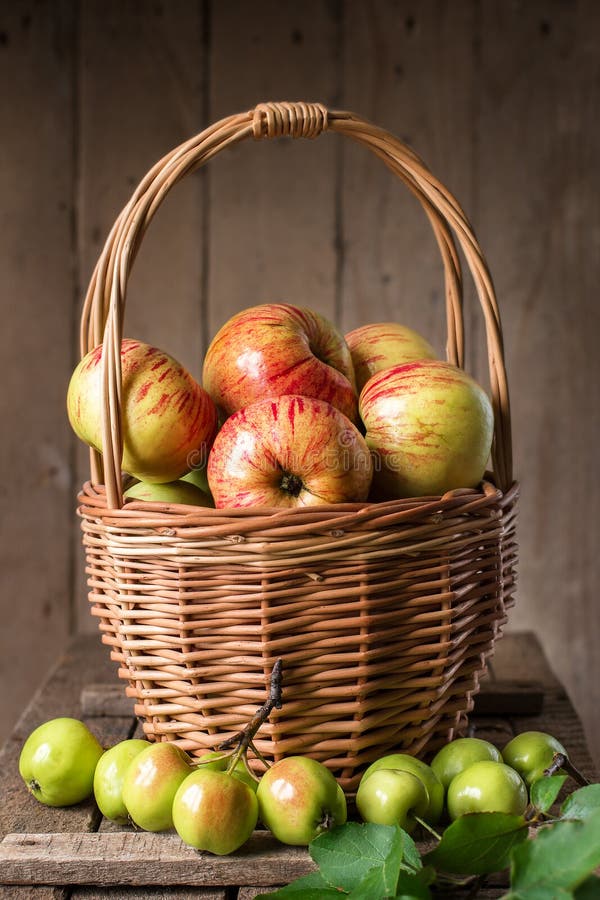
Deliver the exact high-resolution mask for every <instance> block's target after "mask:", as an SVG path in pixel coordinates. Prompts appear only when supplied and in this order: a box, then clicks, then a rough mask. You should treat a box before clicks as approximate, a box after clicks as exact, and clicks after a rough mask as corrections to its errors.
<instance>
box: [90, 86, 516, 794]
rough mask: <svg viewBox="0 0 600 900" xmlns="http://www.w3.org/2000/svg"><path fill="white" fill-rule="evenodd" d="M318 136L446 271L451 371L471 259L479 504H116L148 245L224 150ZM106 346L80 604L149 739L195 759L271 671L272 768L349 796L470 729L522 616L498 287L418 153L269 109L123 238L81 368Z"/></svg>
mask: <svg viewBox="0 0 600 900" xmlns="http://www.w3.org/2000/svg"><path fill="white" fill-rule="evenodd" d="M326 131H332V132H338V133H340V134H342V135H345V136H347V137H350V138H352V139H354V140H356V141H358V142H359V143H361V144H363V145H365V146H367V147H368V148H369V149H370V150H372V151H373V152H374V153H375V154H376V155H377V156H378V157H379V158H380V159H381V160H383V162H384V163H385V164H386V165H387V166H388V167H389V168H390V169H391V170H392V172H393V173H394V174H395V175H396V176H398V177H399V178H400V179H401V180H402V181H403V182H404V184H405V185H406V186H407V187H408V188H409V189H410V190H411V191H412V193H413V194H414V195H415V196H416V197H417V198H418V199H419V200H420V202H421V204H422V206H423V208H424V210H425V213H426V214H427V216H428V218H429V221H430V223H431V225H432V228H433V231H434V234H435V237H436V239H437V243H438V246H439V249H440V253H441V256H442V261H443V264H444V272H445V282H446V310H447V324H448V342H447V357H448V360H449V361H450V362H452V363H454V364H456V365H459V366H462V365H463V355H464V350H463V330H462V278H461V269H460V264H459V257H458V254H457V250H456V245H455V239H456V240H457V241H458V244H459V245H460V247H461V248H462V252H463V254H464V258H465V259H466V262H467V264H468V266H469V269H470V272H471V275H472V278H473V281H474V284H475V287H476V290H477V295H478V297H479V301H480V304H481V308H482V310H483V313H484V318H485V327H486V335H487V348H488V358H489V370H490V387H491V395H492V401H493V406H494V413H495V434H494V442H493V450H492V471H491V472H489V473H487V475H486V481H484V482H483V483H482V485H481V486H480V487H479V488H478V489H475V490H473V489H464V490H456V491H451V492H449V493H447V494H445V495H444V496H443V497H421V498H413V499H408V500H394V501H389V502H385V503H371V504H369V503H361V504H343V505H337V506H324V507H312V508H310V509H291V510H285V511H281V510H271V509H264V508H261V509H254V510H247V509H241V510H237V509H227V510H223V509H220V510H214V509H204V508H199V507H192V506H182V505H168V504H162V503H149V502H141V501H127V502H126V503H125V504H123V496H122V477H121V471H120V464H121V457H122V437H121V430H120V391H121V360H120V352H119V348H120V345H121V339H122V336H123V331H122V329H123V315H124V304H125V295H126V288H127V282H128V278H129V274H130V270H131V266H132V264H133V261H134V259H135V256H136V253H137V250H138V249H139V246H140V243H141V241H142V238H143V236H144V234H145V231H146V228H147V227H148V225H149V224H150V222H151V220H152V218H153V216H154V214H155V213H156V211H157V210H158V208H159V206H160V204H161V202H162V200H163V199H164V197H165V195H166V194H167V193H168V191H169V190H170V188H171V187H172V186H173V185H174V184H175V183H176V182H178V181H179V180H180V179H181V178H183V177H184V176H185V175H187V174H188V173H189V172H192V171H194V170H195V169H197V168H198V167H199V166H201V165H202V164H203V163H204V162H206V161H207V160H209V159H211V158H212V157H213V156H214V155H215V154H216V153H218V152H220V151H221V150H222V149H223V148H225V147H228V146H231V145H233V144H236V143H238V142H240V141H243V140H247V139H249V138H254V139H257V140H261V139H265V138H267V139H268V138H275V137H281V136H290V137H292V138H299V137H316V136H317V135H319V134H321V133H322V132H326ZM100 343H103V421H102V432H103V444H102V446H103V452H102V454H99V453H96V452H95V451H93V452H92V455H91V480H90V481H89V482H88V483H86V485H85V486H84V488H83V490H82V492H81V494H80V496H79V514H80V516H81V518H82V528H83V543H84V547H85V551H86V560H87V566H86V571H87V574H88V584H89V598H90V601H91V604H92V613H93V614H94V615H95V616H97V617H98V619H99V627H100V630H101V632H102V639H103V641H104V642H105V643H106V644H109V645H110V647H111V655H112V657H113V659H114V660H115V661H116V662H117V663H118V665H119V675H120V677H121V678H123V679H125V681H126V682H127V688H126V691H127V694H128V696H130V697H132V698H134V701H135V713H136V714H137V715H138V716H139V717H140V718H141V719H142V721H143V726H144V730H145V732H146V735H147V736H148V738H149V739H150V740H173V741H176V742H177V743H178V744H179V745H180V746H181V747H183V748H184V749H186V750H188V751H190V752H191V753H193V754H196V755H197V754H201V753H202V752H203V751H204V750H207V749H212V748H214V747H215V746H216V745H218V744H219V743H220V742H221V741H222V740H224V739H225V738H227V737H229V736H230V735H231V734H232V733H234V732H235V731H237V730H238V729H239V728H240V727H242V726H243V725H244V724H245V723H246V722H247V721H248V719H249V717H250V716H251V715H252V713H253V712H254V711H255V709H256V707H257V706H258V705H260V704H261V703H262V702H263V701H264V699H265V697H266V691H267V687H268V679H269V675H270V672H271V669H272V666H273V663H274V661H275V659H276V658H277V657H279V656H281V657H282V659H283V671H284V681H283V683H284V705H283V709H282V710H281V711H275V712H273V714H272V715H271V719H270V721H269V722H268V723H267V724H266V725H264V726H263V728H262V729H261V731H260V732H259V734H258V736H257V739H256V745H257V747H258V749H259V750H260V752H261V753H262V754H264V756H265V757H266V759H267V760H274V759H278V758H280V757H281V756H283V755H289V754H292V753H305V754H309V755H311V756H314V757H315V758H317V759H320V760H322V761H323V762H325V763H326V764H327V765H328V766H329V767H330V768H331V769H332V770H333V771H334V773H335V775H336V776H337V777H338V778H339V779H340V782H341V784H342V786H343V787H344V788H345V789H346V790H350V791H351V790H354V789H355V787H356V784H357V782H358V779H359V777H360V772H361V770H362V769H363V768H364V766H365V765H366V764H368V763H369V762H371V761H372V760H373V759H375V758H376V757H377V756H380V755H382V754H383V753H385V752H388V751H390V750H392V749H397V750H404V751H407V752H410V753H419V752H422V751H424V750H425V749H427V750H428V751H430V750H433V749H435V747H436V746H439V744H441V743H443V742H444V741H446V740H448V739H450V738H451V737H452V736H453V734H455V733H456V731H457V729H461V728H462V727H463V726H464V724H465V720H466V715H467V713H468V712H469V710H470V709H471V707H472V696H473V694H474V693H475V692H476V690H477V688H478V683H479V678H480V676H481V674H482V672H484V671H485V666H486V659H487V658H488V657H489V655H490V654H491V653H492V651H493V645H494V641H495V639H496V638H497V637H498V635H499V633H500V631H501V628H502V626H503V624H504V623H505V621H506V612H507V609H508V607H509V606H510V605H511V604H512V602H513V593H514V585H515V565H516V558H517V547H516V542H515V518H516V502H517V496H518V487H517V485H516V484H515V483H514V482H513V481H512V475H511V436H510V411H509V400H508V390H507V383H506V373H505V367H504V355H503V346H502V331H501V324H500V317H499V312H498V307H497V304H496V299H495V295H494V289H493V286H492V282H491V279H490V276H489V273H488V270H487V267H486V264H485V261H484V259H483V256H482V253H481V250H480V248H479V245H478V243H477V241H476V239H475V236H474V234H473V231H472V229H471V227H470V225H469V223H468V221H467V220H466V218H465V215H464V213H463V212H462V210H461V209H460V207H459V205H458V204H457V202H456V200H455V199H454V198H453V197H452V196H451V195H450V194H449V193H448V191H447V190H446V189H445V188H444V187H443V186H442V185H441V184H440V183H439V182H438V181H437V180H436V179H435V178H434V177H433V176H432V175H431V173H430V172H429V171H428V170H427V169H426V167H425V166H424V164H423V163H422V162H421V160H420V159H419V158H418V157H417V156H416V155H415V154H414V153H413V151H412V150H410V149H409V148H408V147H406V146H405V145H403V144H402V143H401V142H400V141H398V140H397V139H396V138H395V137H393V136H392V135H390V134H389V133H388V132H386V131H384V130H382V129H380V128H377V127H376V126H374V125H372V124H370V123H368V122H366V121H364V120H363V119H361V118H359V117H358V116H356V115H354V114H353V113H348V112H338V111H329V110H327V109H325V107H323V106H321V105H320V104H309V103H265V104H260V105H259V106H257V107H256V108H255V109H254V110H251V111H249V112H246V113H241V114H239V115H234V116H231V117H229V118H226V119H223V120H221V121H219V122H217V123H216V124H214V125H212V126H211V127H210V128H208V129H206V130H205V131H204V132H202V133H201V134H200V135H198V136H197V137H195V138H193V139H192V140H190V141H188V142H187V143H185V144H183V145H181V146H180V147H177V148H175V149H174V150H173V151H172V152H171V153H169V154H167V155H166V156H165V157H164V158H163V159H162V160H160V161H159V162H158V163H157V164H156V165H155V166H154V168H153V169H152V170H151V171H150V172H148V174H147V175H146V177H145V178H144V179H143V181H142V182H141V183H140V185H139V186H138V188H137V190H136V191H135V193H134V194H133V196H132V197H131V200H130V201H129V203H128V204H127V206H126V207H125V208H124V209H123V211H122V213H121V214H120V216H119V217H118V219H117V220H116V222H115V224H114V226H113V228H112V230H111V232H110V235H109V237H108V240H107V242H106V244H105V247H104V250H103V252H102V254H101V256H100V259H99V260H98V263H97V266H96V269H95V272H94V274H93V276H92V279H91V283H90V287H89V290H88V294H87V297H86V302H85V305H84V310H83V316H82V327H81V351H82V354H85V353H87V352H88V351H89V350H91V349H92V348H93V347H95V346H97V345H98V344H100ZM159 343H160V342H159ZM258 768H260V765H259V766H258Z"/></svg>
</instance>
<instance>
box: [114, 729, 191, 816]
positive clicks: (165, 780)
mask: <svg viewBox="0 0 600 900" xmlns="http://www.w3.org/2000/svg"><path fill="white" fill-rule="evenodd" d="M191 762H192V761H191V759H190V757H189V756H188V755H187V753H185V752H184V751H183V750H182V749H181V748H180V747H178V746H177V745H176V744H173V743H171V742H170V741H161V742H160V743H157V744H150V746H149V747H147V748H146V749H145V750H142V751H141V753H138V755H137V756H136V757H135V758H134V759H133V760H132V761H131V763H130V764H129V766H128V767H127V771H126V772H125V776H124V778H123V802H124V803H125V808H126V809H127V812H128V813H129V816H130V817H131V819H132V820H133V821H134V822H135V824H136V825H138V826H139V827H140V828H143V829H144V830H145V831H168V829H169V828H172V827H173V817H172V814H171V809H172V806H173V798H174V797H175V794H176V793H177V789H178V788H179V785H180V784H181V782H182V781H183V779H184V778H186V777H187V776H188V775H189V774H190V773H191V772H192V771H193V769H192V765H191Z"/></svg>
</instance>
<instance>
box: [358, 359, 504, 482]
mask: <svg viewBox="0 0 600 900" xmlns="http://www.w3.org/2000/svg"><path fill="white" fill-rule="evenodd" d="M360 413H361V417H362V420H363V422H364V424H365V428H366V435H365V439H366V442H367V444H368V446H369V449H370V450H371V452H372V453H373V456H374V460H373V463H374V473H373V488H374V494H375V496H376V497H378V498H383V499H388V498H389V499H392V498H396V497H423V496H431V495H440V494H443V493H445V492H446V491H449V490H453V489H455V488H470V487H475V486H476V485H477V484H478V483H479V482H480V481H481V479H482V477H483V474H484V471H485V467H486V464H487V461H488V457H489V453H490V449H491V444H492V436H493V429H494V415H493V410H492V405H491V403H490V401H489V398H488V396H487V394H486V393H485V391H484V390H483V388H482V387H481V386H480V385H479V384H477V382H476V381H474V380H473V378H471V377H470V376H469V375H467V374H466V372H464V371H463V370H462V369H459V368H457V367H456V366H453V365H451V364H450V363H447V362H441V361H439V360H431V359H424V360H419V361H416V362H412V363H405V364H404V365H401V366H394V367H392V368H391V369H385V370H384V371H381V372H378V373H377V374H376V375H374V376H373V377H372V378H371V379H369V381H368V382H367V384H366V385H365V386H364V388H363V390H362V393H361V395H360Z"/></svg>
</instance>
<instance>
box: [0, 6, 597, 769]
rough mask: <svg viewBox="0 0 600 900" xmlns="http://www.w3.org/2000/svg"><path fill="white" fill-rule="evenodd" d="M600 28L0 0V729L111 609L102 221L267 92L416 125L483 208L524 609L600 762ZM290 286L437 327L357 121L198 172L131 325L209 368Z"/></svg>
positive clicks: (147, 248) (430, 331) (415, 234)
mask: <svg viewBox="0 0 600 900" xmlns="http://www.w3.org/2000/svg"><path fill="white" fill-rule="evenodd" d="M599 42H600V6H599V5H598V4H597V3H596V2H595V0H571V2H559V0H544V2H542V0H528V2H526V0H521V2H519V0H514V2H502V0H452V2H451V0H446V2H444V0H419V2H416V0H414V2H407V0H371V2H368V3H367V2H360V0H346V2H343V0H330V2H318V0H306V2H303V3H302V4H299V3H293V2H291V0H279V2H275V0H255V2H253V3H244V2H234V0H220V2H217V0H194V2H192V0H170V2H168V3H166V2H164V3H161V2H157V0H152V2H151V0H103V2H100V0H85V2H79V3H78V2H76V0H27V2H26V0H12V2H9V0H0V133H1V136H0V264H1V273H2V277H1V278H0V300H1V304H2V328H1V329H0V352H1V353H2V374H3V379H2V384H1V387H0V421H1V422H2V436H3V440H2V441H1V442H0V470H1V471H2V473H3V478H2V482H1V484H0V503H1V506H0V532H1V534H0V537H1V541H0V554H1V561H0V616H1V619H0V620H1V622H2V628H1V629H0V678H1V683H2V687H3V689H2V692H1V694H0V697H1V700H0V703H1V704H2V706H1V709H2V715H1V716H0V737H1V736H4V735H6V734H7V733H8V730H9V729H10V727H11V725H12V723H13V721H14V720H15V718H16V716H17V714H18V713H19V711H20V710H21V709H22V707H23V706H24V704H25V702H26V700H27V698H28V697H29V696H30V694H31V692H32V690H33V688H34V687H35V685H36V684H37V682H38V681H39V679H40V678H41V676H42V675H43V673H44V672H45V670H46V669H47V668H48V666H49V665H50V663H51V662H52V660H53V659H54V657H55V656H56V654H57V653H58V651H59V650H60V649H61V648H62V647H63V646H64V644H65V642H66V641H67V639H68V636H69V634H71V633H73V632H74V631H78V630H83V631H89V630H91V629H94V628H95V623H94V622H93V621H92V619H91V617H90V616H89V613H88V611H87V601H86V599H85V586H84V577H83V558H82V553H81V550H80V539H79V530H78V523H77V520H76V518H75V514H74V508H75V494H76V490H77V487H78V485H79V484H80V482H81V481H82V480H83V479H84V478H85V476H86V466H87V453H86V451H85V450H84V449H83V448H82V447H81V446H80V445H79V444H78V442H77V441H76V440H75V438H74V437H73V436H72V435H71V434H70V431H69V427H68V424H67V421H66V415H65V408H64V398H65V392H66V387H67V383H68V378H69V375H70V372H71V370H72V367H73V366H74V364H75V362H76V360H77V329H78V320H79V313H80V308H81V302H82V296H83V292H84V290H85V286H86V283H87V280H88V279H89V277H90V274H91V270H92V267H93V264H94V262H95V259H96V257H97V255H98V253H99V251H100V248H101V245H102V242H103V240H104V237H105V236H106V234H107V232H108V229H109V227H110V225H111V224H112V222H113V220H114V218H115V216H116V215H117V213H118V212H119V210H120V209H121V207H122V206H123V204H124V203H125V202H126V201H127V199H128V197H129V196H130V194H131V192H132V190H133V188H134V186H135V185H136V184H137V182H138V180H139V179H140V178H141V177H142V175H143V174H144V173H145V172H146V170H147V169H148V168H149V166H150V165H151V164H152V163H153V162H154V161H155V160H156V159H157V158H159V157H160V156H161V155H162V154H163V153H164V152H166V151H167V150H169V149H170V148H171V147H172V146H174V145H176V144H178V143H179V142H181V141H183V140H184V139H185V138H187V137H189V136H190V135H192V134H193V133H196V132H198V131H200V130H202V128H204V127H205V126H206V125H208V124H209V123H211V122H212V121H214V120H216V119H218V118H220V117H221V116H223V115H226V114H228V113H231V112H236V111H239V110H241V109H245V108H250V107H251V106H253V105H254V104H255V103H256V102H258V101H260V100H264V99H318V100H321V101H323V102H325V103H326V104H328V105H330V106H332V107H338V108H340V107H341V108H348V109H354V110H355V111H356V112H359V113H361V114H362V115H363V116H365V117H367V118H369V119H371V120H373V121H376V122H377V123H378V124H380V125H382V126H384V127H386V128H388V129H389V130H390V131H392V132H394V133H396V134H398V135H399V136H401V137H402V138H404V139H405V140H406V141H408V142H409V143H410V144H411V145H413V146H414V147H415V149H417V151H418V152H419V153H420V154H421V155H422V156H423V157H424V158H425V159H426V161H427V162H428V164H429V165H430V167H431V168H432V169H433V171H434V172H435V173H436V174H437V175H438V176H439V177H440V178H441V180H442V181H443V182H445V183H446V184H447V186H448V187H449V188H450V189H451V190H452V191H453V192H454V193H455V194H456V195H457V197H458V198H459V200H460V202H461V203H462V205H463V206H464V207H465V209H466V210H467V212H468V214H469V216H470V218H471V220H472V221H473V223H474V225H475V227H476V230H477V233H478V235H479V238H480V240H481V243H482V246H483V248H484V250H485V252H486V255H487V258H488V262H489V264H490V267H491V269H492V272H493V275H494V277H495V281H496V286H497V289H498V295H499V299H500V304H501V309H502V314H503V321H504V327H505V333H506V347H507V361H508V370H509V377H510V383H511V389H512V404H513V416H514V437H515V440H514V443H515V458H516V473H517V476H518V478H519V480H520V481H521V483H522V501H521V506H520V532H519V541H520V548H521V551H520V552H521V564H520V578H519V592H518V603H517V606H516V607H515V609H514V611H513V613H512V616H511V626H512V627H518V628H530V629H532V630H534V631H535V632H537V633H538V634H539V636H540V638H541V640H542V642H543V644H544V646H545V648H546V651H547V653H548V655H549V656H550V659H551V662H552V664H553V666H554V668H555V670H556V672H557V673H558V675H559V676H560V677H561V679H562V680H563V681H564V683H565V684H566V686H567V688H568V690H569V692H570V694H571V696H572V698H573V700H574V702H575V704H576V706H577V708H578V710H579V712H580V713H581V715H582V717H583V720H584V723H585V726H586V729H587V732H588V735H589V738H590V741H591V744H592V748H593V750H594V749H595V756H596V761H597V762H600V719H599V718H598V715H597V709H598V707H599V705H600V641H599V639H598V638H599V634H600V604H598V601H597V597H596V593H597V583H598V581H599V576H600V564H599V554H598V552H597V535H598V528H597V524H596V510H597V508H598V506H599V503H598V501H599V488H598V481H597V479H596V477H595V475H596V471H595V469H596V457H597V446H598V441H599V440H600V397H599V388H600V367H599V364H598V354H597V350H596V344H597V338H598V334H599V324H600V322H599V317H600V312H599V309H600V305H599V304H598V302H597V282H598V274H599V273H598V260H599V259H600V199H599V198H600V179H599V176H598V166H597V160H598V158H599V157H600V123H599V117H598V107H599V103H600V54H599V53H598V50H597V48H598V46H599ZM280 298H283V299H288V300H289V301H291V302H296V303H306V304H308V305H311V306H314V307H315V308H317V309H318V310H320V311H321V312H323V313H325V314H327V315H329V316H330V317H332V318H333V319H335V320H336V322H338V324H339V325H340V326H341V327H342V328H343V329H345V330H346V329H348V328H351V327H354V326H356V325H358V324H360V323H361V322H364V321H368V320H370V321H377V320H384V319H389V318H394V319H397V320H400V321H405V322H407V323H408V324H411V325H412V326H413V327H416V328H418V329H421V330H422V331H424V332H425V333H426V334H427V335H428V337H429V338H430V340H431V341H432V342H433V344H434V345H435V346H436V347H437V349H438V350H439V351H440V353H441V352H442V351H443V348H444V343H445V337H444V314H443V309H442V301H443V290H442V284H441V268H440V263H439V260H438V257H437V253H436V247H435V243H434V241H433V239H432V237H431V236H430V234H429V233H428V226H427V223H426V221H425V219H424V217H423V216H422V214H421V213H420V211H419V210H418V209H417V208H416V207H415V203H414V202H413V201H412V199H411V198H410V197H408V196H407V195H406V194H405V193H403V190H402V188H401V187H400V186H399V185H398V186H397V185H396V184H394V183H392V181H391V176H390V174H389V172H388V171H387V170H386V169H385V168H384V167H382V166H381V164H379V163H378V162H377V161H376V160H375V159H374V158H371V157H370V156H369V155H368V154H366V153H365V152H364V151H363V150H361V149H360V148H358V147H354V146H351V145H348V144H344V142H343V141H342V140H341V139H339V138H333V137H328V136H324V137H323V138H322V139H320V140H318V141H315V142H293V143H292V142H279V143H276V144H275V143H274V144H265V143H261V144H252V143H249V144H245V145H244V146H242V147H238V148H236V149H234V150H232V151H230V152H228V153H226V154H224V155H222V156H221V157H219V158H218V159H217V160H215V161H214V162H213V163H212V164H211V166H210V167H209V168H208V169H206V170H205V171H204V172H202V173H199V174H198V175H195V176H193V177H192V178H190V179H188V181H187V183H186V184H185V185H180V186H178V188H176V189H175V191H174V192H173V194H172V196H170V197H169V198H168V200H167V202H166V203H165V204H164V207H163V209H162V210H161V213H160V215H159V217H158V219H157V221H156V223H155V224H154V225H153V227H152V229H151V231H150V233H149V235H148V238H147V240H146V241H145V244H144V247H143V249H142V252H141V253H140V257H139V260H138V262H137V265H136V270H135V273H134V277H133V279H132V284H131V290H130V294H129V298H128V304H129V305H128V314H127V331H128V333H129V334H131V335H135V336H138V337H140V338H142V339H147V340H151V341H153V342H155V343H157V344H159V345H161V346H164V347H165V348H166V349H168V350H169V351H170V352H172V353H173V354H174V355H175V356H177V357H179V358H180V359H181V360H182V361H183V362H184V363H185V364H186V365H187V366H188V367H189V368H190V369H191V371H192V372H194V373H195V374H196V375H199V374H200V371H201V361H202V353H203V350H204V349H205V347H206V344H207V341H208V340H210V337H211V335H212V334H213V333H214V331H215V330H216V328H217V327H218V326H219V325H220V324H221V323H222V322H223V321H224V320H225V319H226V318H227V316H229V315H230V314H231V313H232V312H234V311H235V310H238V309H240V308H242V307H245V306H249V305H252V304H254V303H258V302H262V301H266V300H270V299H280ZM467 301H468V303H469V305H468V309H467V315H466V320H467V326H468V336H469V344H468V364H469V368H470V369H471V371H472V372H473V373H474V374H475V375H476V376H477V377H480V378H485V347H484V343H483V333H482V325H481V321H480V317H479V316H478V311H477V309H476V308H475V305H474V304H473V297H472V292H468V295H467Z"/></svg>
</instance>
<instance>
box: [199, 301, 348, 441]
mask: <svg viewBox="0 0 600 900" xmlns="http://www.w3.org/2000/svg"><path fill="white" fill-rule="evenodd" d="M202 380H203V384H204V387H205V388H206V390H207V391H208V393H209V394H210V395H211V397H212V398H213V400H214V401H215V403H216V404H217V406H218V407H219V408H220V409H221V410H222V412H223V414H224V416H229V415H231V414H232V413H234V412H237V410H238V409H241V408H242V407H244V406H248V405H249V404H250V403H256V402H257V401H258V400H263V399H265V398H268V397H280V396H282V395H283V394H301V395H302V396H304V397H314V398H316V399H320V400H325V401H327V402H328V403H331V404H332V405H333V406H335V407H336V408H337V409H339V410H341V411H342V412H343V413H344V415H346V416H347V417H348V418H349V419H350V420H351V421H353V422H355V423H357V422H358V419H357V404H356V400H357V398H356V387H355V381H354V369H353V366H352V357H351V356H350V350H349V349H348V346H347V344H346V341H345V340H344V338H343V336H342V335H341V334H340V333H339V332H338V330H337V329H336V327H335V326H334V325H333V324H332V323H331V322H329V321H328V320H327V319H326V318H325V317H324V316H322V315H320V314H319V313H317V312H314V311H313V310H311V309H307V308H305V307H298V306H292V305H290V304H287V303H264V304H262V305H260V306H252V307H250V308H249V309H245V310H243V311H242V312H240V313H238V314H237V315H235V316H233V317H232V318H231V319H229V321H228V322H226V323H225V325H223V327H222V328H221V329H220V331H219V332H218V333H217V334H216V336H215V337H214V339H213V341H212V342H211V344H210V346H209V348H208V351H207V353H206V357H205V360H204V369H203V375H202Z"/></svg>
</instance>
